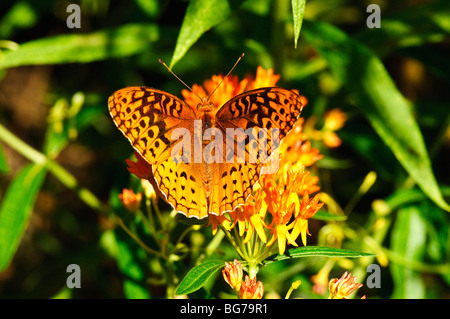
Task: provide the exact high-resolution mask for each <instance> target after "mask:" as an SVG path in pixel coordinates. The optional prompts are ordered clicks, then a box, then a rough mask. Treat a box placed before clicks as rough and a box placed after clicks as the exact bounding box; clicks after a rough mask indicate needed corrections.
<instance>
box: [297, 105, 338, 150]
mask: <svg viewBox="0 0 450 319" xmlns="http://www.w3.org/2000/svg"><path fill="white" fill-rule="evenodd" d="M346 121H347V115H346V114H345V113H344V112H343V111H342V110H341V109H338V108H337V109H333V110H330V111H328V112H326V113H325V116H324V125H323V127H322V129H320V130H316V129H315V128H314V126H315V125H316V122H317V119H316V118H315V117H313V116H311V117H310V118H309V119H308V121H307V123H306V124H305V129H306V130H307V131H308V135H309V136H310V137H311V138H312V139H314V140H317V141H323V144H324V145H325V146H326V147H329V148H335V147H339V146H341V144H342V141H341V139H340V138H339V136H338V135H337V134H336V131H337V130H340V129H341V128H342V127H343V126H344V124H345V122H346Z"/></svg>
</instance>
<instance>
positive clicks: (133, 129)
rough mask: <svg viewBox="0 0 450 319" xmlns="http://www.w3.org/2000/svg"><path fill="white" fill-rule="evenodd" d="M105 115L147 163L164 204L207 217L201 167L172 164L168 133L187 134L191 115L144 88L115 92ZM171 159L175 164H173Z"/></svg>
mask: <svg viewBox="0 0 450 319" xmlns="http://www.w3.org/2000/svg"><path fill="white" fill-rule="evenodd" d="M108 106H109V112H110V114H111V117H112V119H113V121H114V123H115V124H116V126H117V127H118V128H119V130H120V131H121V132H122V133H123V134H124V135H125V137H126V138H127V139H128V140H129V141H130V143H131V145H132V146H133V148H134V149H135V150H136V151H138V152H139V154H141V156H142V157H143V158H144V159H145V160H146V161H147V162H149V163H150V164H152V171H153V175H154V177H155V180H156V182H157V184H158V187H159V188H160V190H161V192H162V193H163V194H164V195H165V197H166V198H165V199H166V201H167V202H169V203H170V204H172V206H173V207H174V208H175V209H176V210H177V211H179V212H182V213H183V214H185V215H186V216H188V217H190V216H196V217H199V216H202V217H205V216H207V213H208V212H207V204H206V197H207V196H206V194H205V192H204V187H203V182H202V178H201V177H200V176H201V174H202V167H201V164H196V163H192V164H185V163H184V162H178V161H177V163H176V162H175V161H176V158H173V157H172V149H173V148H174V146H175V145H176V143H177V140H173V139H172V133H174V132H175V130H176V129H177V128H181V129H187V130H188V131H189V132H190V133H191V135H192V132H193V124H194V119H195V112H194V111H193V110H192V108H191V107H190V106H188V105H187V104H186V103H185V102H184V101H182V100H180V99H179V98H178V97H176V96H174V95H172V94H169V93H166V92H164V91H160V90H156V89H153V88H147V87H128V88H124V89H121V90H118V91H116V92H115V93H114V94H113V95H111V96H110V98H109V100H108ZM174 160H175V161H174Z"/></svg>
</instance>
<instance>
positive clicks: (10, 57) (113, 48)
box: [0, 24, 159, 69]
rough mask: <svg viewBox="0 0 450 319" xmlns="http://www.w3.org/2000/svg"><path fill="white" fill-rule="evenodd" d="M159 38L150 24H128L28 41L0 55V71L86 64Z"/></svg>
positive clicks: (132, 51) (140, 47)
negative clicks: (14, 49) (20, 67)
mask: <svg viewBox="0 0 450 319" xmlns="http://www.w3.org/2000/svg"><path fill="white" fill-rule="evenodd" d="M158 38H159V31H158V27H157V26H156V25H153V24H127V25H124V26H121V27H118V28H115V29H107V30H102V31H98V32H93V33H90V34H65V35H58V36H52V37H48V38H42V39H37V40H33V41H29V42H26V43H23V44H21V45H20V47H19V49H18V50H16V51H9V52H6V53H4V54H2V55H1V56H0V69H3V68H12V67H16V66H21V65H35V64H61V63H86V62H92V61H98V60H105V59H109V58H117V57H124V56H130V55H133V54H137V53H140V52H144V51H146V50H148V48H149V46H150V44H151V43H153V42H155V41H156V40H158Z"/></svg>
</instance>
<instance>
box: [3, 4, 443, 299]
mask: <svg viewBox="0 0 450 319" xmlns="http://www.w3.org/2000/svg"><path fill="white" fill-rule="evenodd" d="M71 3H72V2H71V1H65V0H43V1H31V0H30V1H26V0H20V1H12V0H11V1H8V0H6V1H2V3H1V4H0V124H1V126H0V140H1V141H2V142H1V143H0V172H1V175H0V176H1V179H0V201H1V203H0V297H2V298H24V297H25V298H35V297H39V298H50V297H61V298H93V297H97V298H98V297H100V298H122V297H129V298H150V297H155V298H160V297H164V296H166V295H170V294H168V293H167V291H166V286H167V285H168V280H169V279H168V277H167V273H168V272H165V271H163V270H162V269H170V271H171V272H172V275H173V278H177V280H178V281H179V280H181V279H182V278H183V276H184V275H186V273H187V272H188V271H189V269H191V268H192V267H194V266H195V265H196V264H197V263H198V262H199V260H209V259H211V258H214V259H216V260H217V259H221V260H230V259H234V258H235V257H236V256H235V255H233V251H232V249H231V248H230V246H229V245H227V243H226V242H225V241H223V242H222V243H217V242H216V241H218V239H217V237H214V236H212V235H211V233H210V228H206V227H203V228H200V230H195V231H192V232H190V233H189V235H187V236H184V232H185V231H186V229H187V227H196V226H190V225H185V224H182V223H179V222H178V219H175V218H173V216H172V217H170V218H173V221H174V222H173V223H171V232H172V233H174V234H183V235H182V236H181V237H182V238H183V240H182V241H181V242H178V243H176V245H175V244H174V247H173V250H174V251H177V255H176V256H178V257H179V259H177V260H172V261H170V262H169V261H167V262H166V263H163V262H161V261H160V260H157V259H155V258H152V257H150V256H151V254H149V253H148V251H145V249H143V247H142V246H140V245H139V244H137V243H136V241H135V240H133V239H132V238H131V237H130V236H129V234H127V233H126V232H125V231H124V230H123V229H122V228H120V227H116V225H117V224H116V220H115V216H120V218H122V219H123V222H124V223H126V224H127V225H129V227H133V228H134V229H132V230H133V232H134V233H136V234H141V235H142V236H146V235H147V236H148V235H149V234H148V231H147V230H146V228H145V227H143V225H142V223H143V221H142V218H140V216H130V214H129V213H127V212H126V211H125V210H124V209H123V207H121V204H120V202H119V200H118V198H117V195H118V194H119V193H120V191H121V190H122V188H124V187H132V188H134V189H139V183H138V181H137V180H136V179H134V178H132V177H130V174H129V173H128V172H127V170H126V165H125V161H124V160H125V158H128V157H129V156H130V155H131V154H132V149H131V147H130V145H129V143H128V142H127V141H126V139H124V138H123V136H122V134H121V133H120V132H119V131H118V130H116V128H115V126H114V124H113V123H112V121H111V119H110V117H109V114H108V111H107V99H108V96H109V95H110V94H111V93H112V92H114V91H115V90H116V89H119V88H122V87H125V86H132V85H146V86H151V87H155V88H158V89H161V90H165V91H168V92H171V93H173V94H176V95H178V96H181V94H180V91H181V89H182V88H183V87H182V85H181V84H180V83H179V82H178V81H176V80H175V79H174V78H173V77H172V76H171V75H170V74H169V73H168V72H167V70H165V69H164V68H163V67H161V65H160V64H159V63H158V59H159V58H161V59H163V60H165V61H170V65H171V66H172V67H173V69H174V71H175V72H176V73H177V74H178V75H179V76H180V77H181V78H182V79H183V81H185V82H186V83H188V84H192V83H201V82H203V80H205V79H207V78H209V77H211V75H212V74H218V73H225V72H227V71H228V70H229V68H230V67H231V66H232V65H233V63H234V62H235V60H236V59H237V57H239V55H240V54H241V53H242V52H245V54H246V55H245V58H244V59H243V60H242V61H241V62H240V64H239V65H238V67H237V68H236V69H235V71H234V72H233V73H235V74H237V75H239V76H240V77H241V78H242V77H243V76H244V75H245V74H248V73H251V74H254V72H255V70H256V67H257V66H259V65H262V66H263V67H265V68H274V71H275V73H278V74H281V80H280V83H279V85H280V86H283V87H286V88H295V89H298V90H299V91H300V92H301V93H302V94H303V95H305V96H307V98H308V100H309V104H308V106H307V107H306V108H305V111H304V114H303V117H305V118H306V119H308V118H310V117H314V118H316V119H319V120H318V124H317V125H318V127H320V125H321V124H323V121H322V120H321V119H322V118H323V117H324V114H325V113H326V111H327V110H330V109H334V108H340V109H342V110H344V111H345V113H346V114H347V116H348V121H347V123H346V125H345V127H344V128H343V129H342V130H340V131H339V132H338V135H339V136H340V137H341V138H342V140H343V145H342V146H341V147H339V148H337V149H327V148H325V147H324V146H323V145H322V144H320V143H318V144H315V147H317V148H319V149H320V151H321V153H322V154H324V159H323V160H322V161H319V163H318V165H317V167H316V169H315V171H314V173H315V174H316V175H318V176H319V178H320V183H321V188H322V191H324V192H325V193H327V194H329V195H330V196H332V197H333V200H334V202H336V203H338V205H340V206H341V207H344V208H345V207H347V208H348V210H346V209H344V212H345V214H346V216H345V217H346V218H343V219H342V218H339V219H337V218H329V216H330V215H329V214H328V215H327V214H326V213H325V214H324V213H323V212H321V214H322V215H321V214H319V215H318V216H317V217H318V218H317V219H316V220H314V223H312V224H311V227H310V232H311V234H312V237H310V238H309V243H311V244H314V245H330V241H329V238H330V236H337V234H342V236H343V240H342V241H341V242H340V243H341V244H342V248H348V249H355V250H359V251H365V252H370V253H374V254H376V255H377V257H365V258H361V259H346V258H341V259H333V262H334V263H335V264H336V266H335V268H334V269H333V271H332V274H331V275H332V276H334V277H340V275H341V274H342V273H343V271H344V270H343V269H349V270H351V271H352V272H353V274H354V275H358V278H359V280H358V281H359V282H362V283H365V282H364V280H365V278H366V276H367V273H366V267H367V265H369V264H371V263H379V264H381V265H382V266H383V267H382V273H381V288H372V289H370V288H368V287H363V288H362V289H361V290H362V293H363V294H366V295H367V297H368V298H448V297H449V296H450V289H449V286H450V236H449V225H450V223H449V213H448V210H449V206H448V204H447V203H448V202H449V200H448V199H449V198H450V187H449V185H448V184H449V183H448V182H449V180H450V169H449V163H450V129H449V124H450V112H449V105H450V97H449V95H448V87H449V82H450V77H449V74H450V63H449V59H448V56H450V48H449V40H450V37H449V35H450V3H449V2H448V1H447V0H440V1H408V0H400V1H382V0H378V1H375V0H373V1H352V0H333V1H324V0H309V1H306V6H305V1H295V0H292V1H287V0H280V1H271V0H262V1H260V0H247V1H243V2H241V1H234V0H229V1H227V0H211V1H210V0H192V1H181V0H179V1H175V0H173V1H158V0H135V1H95V0H83V1H78V2H76V1H73V3H77V4H79V5H80V8H81V28H80V29H76V28H75V29H70V28H68V27H67V24H66V20H67V19H68V17H69V16H70V14H71V13H70V12H67V10H66V9H67V6H68V5H69V4H71ZM371 3H376V4H378V5H379V6H380V8H381V28H379V29H377V28H375V29H370V28H368V27H367V24H366V19H367V18H368V16H369V15H370V13H368V12H367V11H366V9H367V6H368V5H369V4H371ZM303 18H304V19H305V20H304V21H303ZM11 132H13V134H11ZM30 161H31V162H33V164H30V163H29V162H30ZM371 171H374V172H376V176H377V178H376V181H374V183H373V185H371V187H368V188H367V189H365V190H364V191H362V190H361V189H362V188H359V187H360V185H361V184H362V183H363V181H364V179H365V177H366V175H367V174H369V172H371ZM350 204H351V205H350ZM159 207H160V208H161V210H163V211H164V210H166V211H167V210H168V206H167V205H165V204H164V203H162V201H160V203H159ZM328 210H329V212H330V211H331V212H332V209H331V208H328ZM320 215H321V216H322V217H320ZM327 216H328V217H327ZM168 217H169V216H168ZM130 225H131V226H130ZM160 235H161V236H164V234H160ZM19 244H20V245H19ZM148 244H149V245H150V246H151V245H152V244H154V242H150V243H148ZM219 244H220V245H219ZM217 247H219V248H217ZM16 250H17V251H16ZM303 260H304V261H302V262H298V260H295V259H294V260H290V261H286V262H283V263H274V264H273V265H268V266H267V267H264V269H263V270H262V271H261V278H258V279H259V280H261V281H263V282H264V285H265V291H266V292H272V293H276V294H279V295H281V296H284V294H285V293H286V291H287V290H288V289H289V287H290V285H291V283H292V282H293V281H295V280H299V279H300V280H301V281H302V285H301V286H300V288H299V289H298V291H296V292H294V293H293V295H292V296H291V297H306V298H318V297H320V296H319V295H317V294H314V293H313V292H312V286H311V285H312V284H311V280H310V278H311V276H312V275H314V274H315V273H317V272H318V271H319V269H320V268H321V267H322V266H323V265H324V264H325V263H326V259H325V258H323V257H308V258H305V259H303ZM71 263H76V264H79V265H80V267H81V270H82V281H83V284H82V287H83V288H82V289H72V290H68V288H67V287H66V278H67V275H68V274H67V273H66V267H67V265H69V264H71ZM214 265H215V264H214ZM216 267H217V265H216ZM164 274H165V275H164ZM165 276H166V277H165ZM216 278H217V274H215V275H214V274H212V275H211V279H210V280H209V281H208V283H207V285H206V286H205V287H203V288H202V290H199V291H197V292H196V293H194V294H193V296H194V297H223V295H221V291H226V288H227V287H225V285H224V283H223V282H221V280H220V278H219V280H215V279H216ZM171 284H172V285H177V284H178V282H172V283H171Z"/></svg>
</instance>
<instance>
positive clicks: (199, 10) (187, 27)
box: [170, 0, 241, 68]
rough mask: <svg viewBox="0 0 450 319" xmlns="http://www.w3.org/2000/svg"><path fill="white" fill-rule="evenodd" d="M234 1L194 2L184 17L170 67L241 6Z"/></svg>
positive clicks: (194, 0) (195, 0)
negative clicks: (205, 34)
mask: <svg viewBox="0 0 450 319" xmlns="http://www.w3.org/2000/svg"><path fill="white" fill-rule="evenodd" d="M240 3H241V2H240V1H234V0H192V1H190V2H189V6H188V8H187V10H186V15H185V16H184V20H183V24H182V25H181V29H180V33H179V34H178V39H177V44H176V46H175V51H174V53H173V57H172V61H171V62H170V67H171V68H172V67H173V66H174V65H175V64H176V63H177V62H178V61H180V59H181V58H182V57H183V56H184V55H185V54H186V52H187V51H188V50H189V48H190V47H191V46H192V45H193V44H194V43H195V42H196V41H197V40H198V39H199V38H200V37H201V36H202V34H203V33H205V32H206V31H208V30H209V29H211V28H212V27H214V26H216V25H217V24H219V23H220V22H222V21H223V20H224V19H225V18H226V17H228V15H229V14H230V13H231V12H232V11H233V9H235V8H236V7H237V6H238V5H240Z"/></svg>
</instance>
